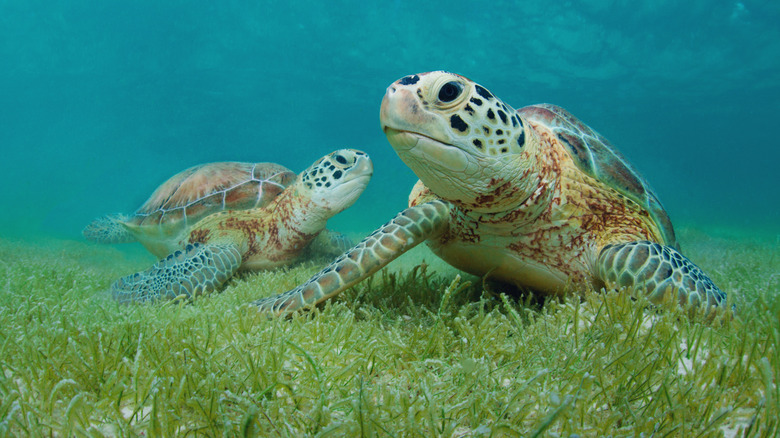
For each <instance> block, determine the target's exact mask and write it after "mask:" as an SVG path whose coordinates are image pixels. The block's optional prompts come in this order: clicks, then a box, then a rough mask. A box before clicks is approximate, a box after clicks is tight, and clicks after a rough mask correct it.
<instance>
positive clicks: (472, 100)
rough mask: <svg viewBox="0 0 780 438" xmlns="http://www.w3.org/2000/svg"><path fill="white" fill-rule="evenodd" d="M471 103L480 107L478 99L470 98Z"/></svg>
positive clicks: (480, 103) (480, 101)
mask: <svg viewBox="0 0 780 438" xmlns="http://www.w3.org/2000/svg"><path fill="white" fill-rule="evenodd" d="M471 103H473V104H474V105H476V106H482V100H480V99H478V98H476V97H472V98H471Z"/></svg>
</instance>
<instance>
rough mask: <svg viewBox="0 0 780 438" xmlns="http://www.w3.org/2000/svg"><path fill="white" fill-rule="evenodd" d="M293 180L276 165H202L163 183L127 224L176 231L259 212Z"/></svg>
mask: <svg viewBox="0 0 780 438" xmlns="http://www.w3.org/2000/svg"><path fill="white" fill-rule="evenodd" d="M296 178H297V175H296V174H295V173H293V172H292V171H291V170H290V169H287V168H286V167H284V166H281V165H279V164H275V163H238V162H219V163H208V164H201V165H199V166H195V167H191V168H189V169H187V170H185V171H183V172H181V173H178V174H176V175H174V176H173V177H171V178H170V179H169V180H168V181H166V182H165V183H163V184H162V185H161V186H160V187H158V188H157V190H155V191H154V193H152V196H151V197H149V199H148V200H147V201H146V202H145V203H144V204H143V205H142V206H141V208H139V209H138V210H137V211H136V212H135V215H134V216H132V217H130V218H129V219H128V221H127V223H128V224H129V225H133V226H137V227H150V226H155V227H157V226H163V227H164V228H174V229H175V228H178V227H182V228H183V227H187V226H191V225H193V224H195V223H196V222H197V221H199V220H201V219H202V218H204V217H206V216H208V215H211V214H213V213H216V212H218V211H223V210H247V209H251V208H261V207H263V206H265V205H267V204H268V203H270V202H271V201H272V200H273V199H274V198H276V197H277V196H278V195H279V194H280V193H281V192H282V191H283V190H284V189H285V188H287V187H288V186H289V185H291V184H292V183H293V182H295V180H296Z"/></svg>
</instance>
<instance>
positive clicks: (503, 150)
mask: <svg viewBox="0 0 780 438" xmlns="http://www.w3.org/2000/svg"><path fill="white" fill-rule="evenodd" d="M501 142H503V140H501ZM508 150H509V149H507V148H501V153H502V154H505V153H507V151H508Z"/></svg>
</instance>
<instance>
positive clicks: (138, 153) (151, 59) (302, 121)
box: [0, 0, 780, 239]
mask: <svg viewBox="0 0 780 438" xmlns="http://www.w3.org/2000/svg"><path fill="white" fill-rule="evenodd" d="M626 5H627V6H626ZM778 23H780V3H778V2H777V1H776V0H768V1H742V2H734V1H687V2H676V1H658V0H656V1H634V2H617V1H595V0H592V1H583V2H551V1H492V2H484V3H482V2H469V1H447V2H440V1H427V2H419V1H415V2H412V1H402V0H395V1H390V2H381V3H380V2H371V1H343V2H342V1H329V2H294V1H291V2H281V1H277V2H249V1H247V2H241V1H220V2H203V1H181V0H165V1H106V0H100V1H97V0H96V1H84V0H73V1H68V2H54V1H25V0H16V1H14V0H11V1H4V2H0V60H2V62H1V64H2V67H0V96H2V100H1V101H0V147H2V155H3V158H2V160H0V184H2V191H0V211H2V214H1V215H0V236H3V237H18V236H30V235H49V236H57V237H63V238H72V239H80V238H81V237H80V231H81V229H82V227H83V226H84V225H85V224H86V223H88V222H89V221H90V220H91V219H92V218H93V217H95V216H99V215H102V214H105V213H111V212H132V211H134V210H135V209H136V208H137V207H138V206H139V205H140V204H141V203H142V202H143V201H144V200H145V199H146V198H147V197H148V195H149V194H150V193H151V191H152V190H153V189H154V188H155V187H156V186H157V185H158V184H159V183H161V182H162V181H164V180H165V179H167V178H168V177H169V176H171V175H173V174H175V173H177V172H179V171H180V170H183V169H184V168H187V167H189V166H192V165H195V164H198V163H203V162H209V161H223V160H236V161H274V162H278V163H281V164H284V165H286V166H287V167H290V168H292V169H294V170H296V171H301V170H303V169H304V168H305V167H307V166H308V165H309V164H311V163H312V162H313V161H314V160H315V159H317V158H318V157H320V156H322V155H324V154H325V153H327V152H329V151H331V150H334V149H336V148H340V147H351V148H358V149H362V150H364V151H366V152H368V153H369V154H370V155H371V156H372V158H373V160H374V165H375V176H374V179H373V181H372V183H371V184H370V186H369V188H368V190H367V191H366V192H365V193H364V195H363V197H362V198H361V199H360V200H359V201H358V202H357V203H356V204H355V205H354V206H353V207H352V208H351V209H350V210H348V211H347V212H345V213H343V214H342V215H341V216H340V217H338V218H336V219H335V220H334V221H333V223H332V226H333V227H334V228H337V229H338V228H340V229H350V230H357V231H368V230H370V229H372V228H374V227H375V226H377V225H379V224H381V223H383V222H385V221H386V220H387V219H389V218H390V217H391V216H392V215H393V214H394V213H395V212H397V211H398V210H399V209H401V208H403V207H404V206H405V205H406V198H407V194H408V190H409V189H410V188H411V186H412V184H413V183H414V181H415V180H416V178H415V177H414V176H413V174H412V172H411V171H410V170H409V169H408V168H406V167H405V166H404V164H403V163H402V162H401V161H400V160H399V159H398V157H397V156H396V155H395V153H394V152H393V151H392V149H391V148H390V146H389V144H388V143H387V141H386V139H385V138H384V135H383V134H382V132H381V130H380V128H379V123H378V113H379V104H380V101H381V99H382V96H383V94H384V90H385V88H386V87H387V86H388V85H389V84H390V83H391V82H392V81H394V80H396V79H398V78H400V77H402V76H404V75H407V74H411V73H417V72H423V71H429V70H439V69H444V70H449V71H453V72H457V73H461V74H463V75H466V76H468V77H470V78H472V79H473V80H475V81H477V82H479V83H481V84H482V85H484V86H485V87H486V88H488V89H489V90H491V91H492V92H493V93H494V94H496V95H498V96H500V97H501V98H502V99H503V100H504V101H506V102H507V103H508V104H511V105H513V106H514V107H516V108H519V107H522V106H525V105H528V104H533V103H539V102H549V103H555V104H558V105H561V106H563V107H565V108H567V109H569V110H570V111H571V112H572V113H574V114H575V115H576V116H578V117H579V118H580V119H582V120H583V121H584V122H586V123H587V124H589V125H590V126H592V127H593V128H594V129H596V130H598V131H599V132H601V133H602V134H604V135H605V136H606V137H607V138H609V139H610V140H611V141H612V142H613V143H614V144H615V145H616V146H617V147H618V148H619V149H620V150H621V151H623V152H624V154H625V155H627V156H628V157H629V159H631V161H633V163H634V164H635V165H636V167H637V168H638V169H640V171H641V172H642V173H643V174H644V175H645V177H646V178H647V179H648V180H649V181H650V183H651V184H652V185H653V186H654V188H655V190H656V191H657V193H658V195H659V196H660V198H661V200H662V201H663V202H664V204H665V206H666V207H667V209H668V210H669V213H670V215H671V217H672V219H673V221H674V222H675V224H677V225H678V226H680V225H685V226H689V225H693V226H697V227H698V226H701V227H704V228H707V227H711V228H713V229H714V228H719V227H722V228H726V229H740V230H747V231H751V230H755V231H756V232H758V231H761V232H765V231H767V230H768V231H769V233H770V235H771V236H775V235H776V233H778V231H777V224H778V222H780V221H778V218H780V194H779V193H780V191H779V190H778V183H779V182H780V176H778V169H780V140H779V139H778V136H777V134H776V133H777V126H778V121H777V118H778V115H780V25H778Z"/></svg>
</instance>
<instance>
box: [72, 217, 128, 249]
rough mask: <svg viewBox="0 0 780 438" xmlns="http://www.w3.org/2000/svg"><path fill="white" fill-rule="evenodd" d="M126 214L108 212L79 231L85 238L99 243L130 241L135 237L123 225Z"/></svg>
mask: <svg viewBox="0 0 780 438" xmlns="http://www.w3.org/2000/svg"><path fill="white" fill-rule="evenodd" d="M127 219H128V218H127V216H125V215H123V214H109V215H106V216H102V217H99V218H97V219H95V220H94V221H92V222H91V223H90V224H89V225H87V226H86V227H84V230H83V231H82V232H81V233H82V234H83V235H84V237H85V238H86V239H87V240H91V241H93V242H99V243H130V242H135V241H136V239H135V237H134V236H133V235H132V233H130V231H129V230H128V229H127V227H126V226H125V225H124V222H125V221H127Z"/></svg>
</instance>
